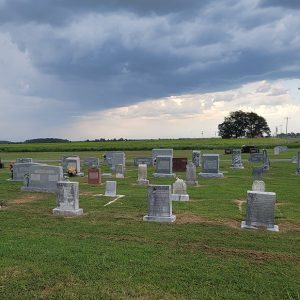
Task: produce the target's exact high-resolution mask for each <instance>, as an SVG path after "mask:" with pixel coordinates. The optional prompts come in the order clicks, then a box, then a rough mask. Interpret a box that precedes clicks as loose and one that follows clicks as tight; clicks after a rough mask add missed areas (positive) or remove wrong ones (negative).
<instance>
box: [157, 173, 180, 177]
mask: <svg viewBox="0 0 300 300" xmlns="http://www.w3.org/2000/svg"><path fill="white" fill-rule="evenodd" d="M153 177H175V173H171V174H165V173H153Z"/></svg>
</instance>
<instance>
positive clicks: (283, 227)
mask: <svg viewBox="0 0 300 300" xmlns="http://www.w3.org/2000/svg"><path fill="white" fill-rule="evenodd" d="M278 226H279V232H289V231H300V225H299V224H292V223H281V224H279V225H278Z"/></svg>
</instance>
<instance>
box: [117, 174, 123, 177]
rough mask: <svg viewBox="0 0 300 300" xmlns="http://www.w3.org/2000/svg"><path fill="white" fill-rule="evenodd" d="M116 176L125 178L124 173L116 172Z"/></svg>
mask: <svg viewBox="0 0 300 300" xmlns="http://www.w3.org/2000/svg"><path fill="white" fill-rule="evenodd" d="M116 178H125V177H124V175H123V174H116Z"/></svg>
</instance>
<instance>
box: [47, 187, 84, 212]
mask: <svg viewBox="0 0 300 300" xmlns="http://www.w3.org/2000/svg"><path fill="white" fill-rule="evenodd" d="M57 188H58V192H57V207H56V208H54V209H53V214H55V215H62V216H78V215H82V214H83V210H82V209H81V208H79V183H78V182H71V181H59V182H58V183H57Z"/></svg>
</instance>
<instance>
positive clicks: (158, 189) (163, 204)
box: [143, 185, 176, 222]
mask: <svg viewBox="0 0 300 300" xmlns="http://www.w3.org/2000/svg"><path fill="white" fill-rule="evenodd" d="M175 219H176V216H175V215H173V214H172V202H171V186H170V185H148V214H147V215H146V216H144V218H143V220H144V221H156V222H174V221H175Z"/></svg>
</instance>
